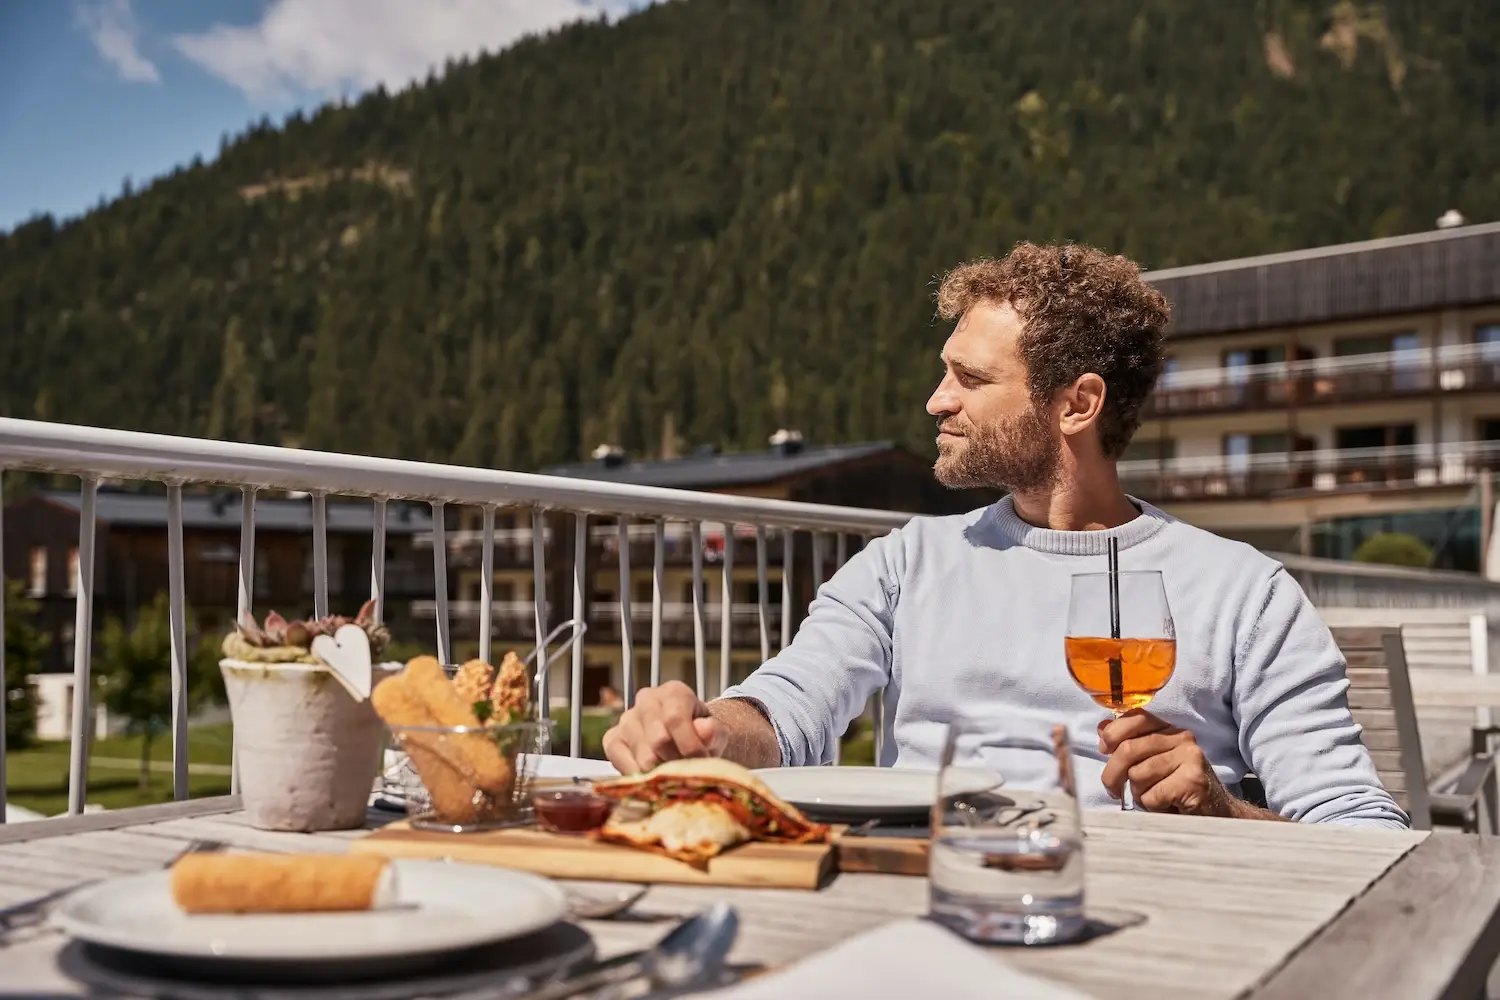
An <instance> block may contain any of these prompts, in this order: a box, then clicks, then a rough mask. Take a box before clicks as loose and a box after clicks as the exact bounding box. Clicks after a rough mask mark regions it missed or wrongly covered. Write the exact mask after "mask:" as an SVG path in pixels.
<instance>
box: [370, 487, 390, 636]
mask: <svg viewBox="0 0 1500 1000" xmlns="http://www.w3.org/2000/svg"><path fill="white" fill-rule="evenodd" d="M385 503H386V501H385V497H376V498H375V499H374V501H373V502H372V507H371V509H370V516H371V520H372V521H373V522H374V524H373V526H372V528H371V530H370V599H371V600H372V601H374V602H375V620H376V621H377V622H383V621H385Z"/></svg>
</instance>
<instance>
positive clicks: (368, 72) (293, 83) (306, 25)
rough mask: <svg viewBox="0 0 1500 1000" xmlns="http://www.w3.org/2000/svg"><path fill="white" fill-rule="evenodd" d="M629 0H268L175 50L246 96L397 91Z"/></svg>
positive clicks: (614, 10)
mask: <svg viewBox="0 0 1500 1000" xmlns="http://www.w3.org/2000/svg"><path fill="white" fill-rule="evenodd" d="M638 5H639V4H637V3H631V2H628V0H271V3H270V4H269V5H268V6H267V7H266V10H265V13H264V14H263V15H262V17H261V19H260V22H259V23H257V24H252V25H244V26H241V25H229V24H217V25H214V26H213V27H211V28H209V29H208V30H206V31H203V32H200V33H196V34H185V35H178V36H176V37H175V38H174V39H173V40H172V41H173V44H174V45H175V46H176V47H177V50H178V51H179V52H181V53H182V54H183V55H185V56H186V57H187V58H189V59H191V60H192V61H193V62H195V63H197V64H198V65H199V66H201V67H202V68H203V69H205V70H207V71H208V72H210V73H212V74H213V75H215V76H217V77H220V78H221V79H223V80H226V81H227V82H229V83H230V84H232V85H233V86H235V87H237V88H239V89H240V90H242V91H243V92H244V93H245V94H246V95H247V96H249V97H250V98H251V99H252V100H257V101H267V100H275V99H280V98H285V97H289V96H292V95H294V94H296V93H297V92H299V91H300V92H306V91H311V92H313V93H317V94H321V95H324V96H331V95H336V94H341V93H347V92H352V91H361V90H367V89H369V88H371V87H374V86H375V85H376V84H384V85H385V86H386V89H388V90H399V89H401V88H403V87H405V86H406V85H407V84H409V83H412V82H413V81H416V80H420V79H422V78H424V77H425V76H426V75H427V73H428V71H429V70H430V69H431V68H433V67H441V66H442V64H443V61H444V60H445V59H448V58H450V57H458V56H472V55H476V54H478V53H480V52H492V51H495V50H497V49H500V48H503V47H505V46H506V45H509V44H510V43H511V42H514V41H515V40H516V39H518V38H520V37H521V36H523V35H526V34H530V33H533V32H538V31H545V30H547V29H548V28H554V27H557V26H558V25H561V24H565V23H568V22H570V21H576V20H578V19H580V18H585V17H595V16H597V15H598V14H599V13H600V12H601V11H604V12H607V13H609V14H618V13H622V12H624V11H626V10H628V9H629V8H631V7H633V6H638Z"/></svg>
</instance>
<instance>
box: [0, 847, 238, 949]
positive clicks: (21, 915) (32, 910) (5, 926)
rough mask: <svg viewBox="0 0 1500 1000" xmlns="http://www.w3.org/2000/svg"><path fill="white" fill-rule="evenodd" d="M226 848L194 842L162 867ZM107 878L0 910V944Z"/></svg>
mask: <svg viewBox="0 0 1500 1000" xmlns="http://www.w3.org/2000/svg"><path fill="white" fill-rule="evenodd" d="M224 847H225V845H224V844H223V843H222V842H221V841H217V840H194V841H192V842H191V843H189V844H188V845H187V846H186V847H184V848H183V849H182V850H181V851H178V852H177V853H176V854H175V855H173V856H172V858H171V860H169V861H168V862H167V863H166V864H164V865H162V867H163V868H171V867H172V866H173V865H175V864H176V863H177V862H178V860H179V859H181V858H183V857H186V856H187V855H189V854H207V853H213V852H216V851H222V850H223V849H224ZM106 878H114V876H113V875H106V876H103V877H101V878H93V879H89V880H88V881H86V882H79V883H78V884H76V885H70V886H68V887H66V888H63V889H57V890H55V891H53V892H49V893H47V894H46V895H45V896H38V897H37V898H36V899H32V900H28V901H27V902H24V903H20V904H18V905H16V906H11V907H7V908H6V909H3V910H0V942H3V940H4V938H5V936H6V935H8V934H10V933H11V932H12V931H16V930H19V929H20V928H22V927H29V926H32V925H34V924H36V923H39V922H40V921H41V919H42V917H44V916H45V915H46V912H47V909H48V908H49V907H50V906H51V905H52V904H53V903H55V902H57V901H58V900H59V899H62V898H63V897H64V896H67V895H69V894H71V893H73V892H76V891H77V890H79V889H82V888H84V887H85V886H90V885H94V884H96V883H98V882H103V881H104V880H105V879H106Z"/></svg>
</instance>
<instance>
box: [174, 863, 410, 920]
mask: <svg viewBox="0 0 1500 1000" xmlns="http://www.w3.org/2000/svg"><path fill="white" fill-rule="evenodd" d="M394 874H395V873H394V870H393V869H392V868H391V865H390V862H389V861H388V860H387V859H385V858H382V857H376V856H374V855H368V854H348V855H338V854H259V855H246V854H206V853H191V854H185V855H183V856H182V857H181V858H179V859H178V860H177V862H176V863H175V864H173V865H172V876H171V883H172V899H173V900H174V901H175V902H176V903H177V906H178V908H179V909H181V910H182V911H183V912H185V913H335V912H341V911H342V912H347V911H357V910H372V909H375V908H377V907H380V906H385V905H389V904H390V903H391V902H393V901H394V898H395V877H394Z"/></svg>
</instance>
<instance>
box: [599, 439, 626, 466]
mask: <svg viewBox="0 0 1500 1000" xmlns="http://www.w3.org/2000/svg"><path fill="white" fill-rule="evenodd" d="M591 457H592V458H593V460H594V461H596V462H598V463H599V464H600V465H602V466H604V467H605V468H606V469H617V468H619V467H620V466H622V465H624V464H625V449H624V448H621V447H620V446H619V445H614V444H601V445H600V446H599V447H597V448H595V449H594V451H593V454H592V455H591Z"/></svg>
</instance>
